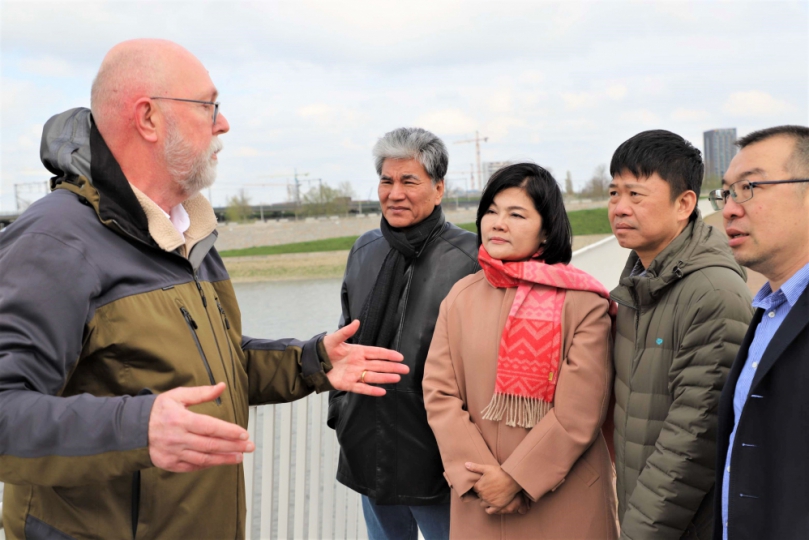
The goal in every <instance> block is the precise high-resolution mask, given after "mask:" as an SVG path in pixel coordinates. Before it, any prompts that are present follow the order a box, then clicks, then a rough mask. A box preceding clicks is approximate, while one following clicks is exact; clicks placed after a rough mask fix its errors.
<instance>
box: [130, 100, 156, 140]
mask: <svg viewBox="0 0 809 540" xmlns="http://www.w3.org/2000/svg"><path fill="white" fill-rule="evenodd" d="M162 121H163V117H162V116H161V115H160V112H159V111H158V109H157V107H155V106H154V103H153V102H152V100H151V99H149V98H147V97H142V98H140V99H139V100H137V101H136V102H135V118H134V122H135V129H136V130H138V134H140V136H141V137H143V139H144V140H146V141H149V142H152V143H154V142H157V127H158V125H159V123H160V122H162Z"/></svg>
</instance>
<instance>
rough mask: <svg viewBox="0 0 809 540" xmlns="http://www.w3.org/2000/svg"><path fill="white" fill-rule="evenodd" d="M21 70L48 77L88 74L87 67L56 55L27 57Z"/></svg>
mask: <svg viewBox="0 0 809 540" xmlns="http://www.w3.org/2000/svg"><path fill="white" fill-rule="evenodd" d="M20 70H21V71H23V72H25V73H32V74H35V75H45V76H48V77H75V76H77V75H86V73H85V72H86V71H87V68H86V67H84V66H80V65H76V64H73V63H72V62H69V61H68V60H67V59H65V58H58V57H55V56H40V57H36V58H29V59H26V60H25V62H22V63H21V64H20Z"/></svg>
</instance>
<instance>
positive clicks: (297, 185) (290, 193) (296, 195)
mask: <svg viewBox="0 0 809 540" xmlns="http://www.w3.org/2000/svg"><path fill="white" fill-rule="evenodd" d="M290 176H292V177H293V180H294V184H293V186H294V187H293V189H290V187H292V186H290V185H289V182H287V183H286V184H284V185H286V186H287V197H289V198H291V199H292V200H293V201H295V204H301V180H300V179H299V178H298V177H299V176H309V173H308V172H306V173H300V174H299V173H298V169H297V168H296V169H294V170H293V172H292V174H265V175H261V176H259V178H289V177H290ZM318 180H320V179H318ZM303 181H304V182H306V181H307V180H303ZM321 183H322V181H321ZM257 185H261V184H257ZM263 185H271V184H263ZM275 185H281V184H275Z"/></svg>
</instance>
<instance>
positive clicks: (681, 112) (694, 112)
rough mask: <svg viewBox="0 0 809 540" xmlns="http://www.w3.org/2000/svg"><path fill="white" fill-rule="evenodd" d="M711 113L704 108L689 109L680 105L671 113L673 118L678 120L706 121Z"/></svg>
mask: <svg viewBox="0 0 809 540" xmlns="http://www.w3.org/2000/svg"><path fill="white" fill-rule="evenodd" d="M710 116H711V113H709V112H708V111H706V110H703V109H687V108H685V107H678V108H676V109H674V110H673V111H672V113H671V119H672V120H674V121H676V122H705V121H706V120H707V119H708V118H710Z"/></svg>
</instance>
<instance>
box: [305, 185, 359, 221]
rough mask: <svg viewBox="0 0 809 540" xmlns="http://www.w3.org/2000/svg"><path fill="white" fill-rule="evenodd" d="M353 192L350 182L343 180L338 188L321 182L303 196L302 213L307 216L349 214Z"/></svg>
mask: <svg viewBox="0 0 809 540" xmlns="http://www.w3.org/2000/svg"><path fill="white" fill-rule="evenodd" d="M353 193H354V189H353V188H352V186H351V183H350V182H343V183H341V184H340V186H339V187H337V188H333V187H331V186H330V185H328V184H324V183H321V184H320V185H317V186H314V187H312V188H311V189H310V190H309V191H307V192H306V193H305V194H304V195H303V197H301V213H302V214H303V215H305V216H330V215H334V214H347V213H348V208H349V206H350V203H351V197H352V195H353Z"/></svg>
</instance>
